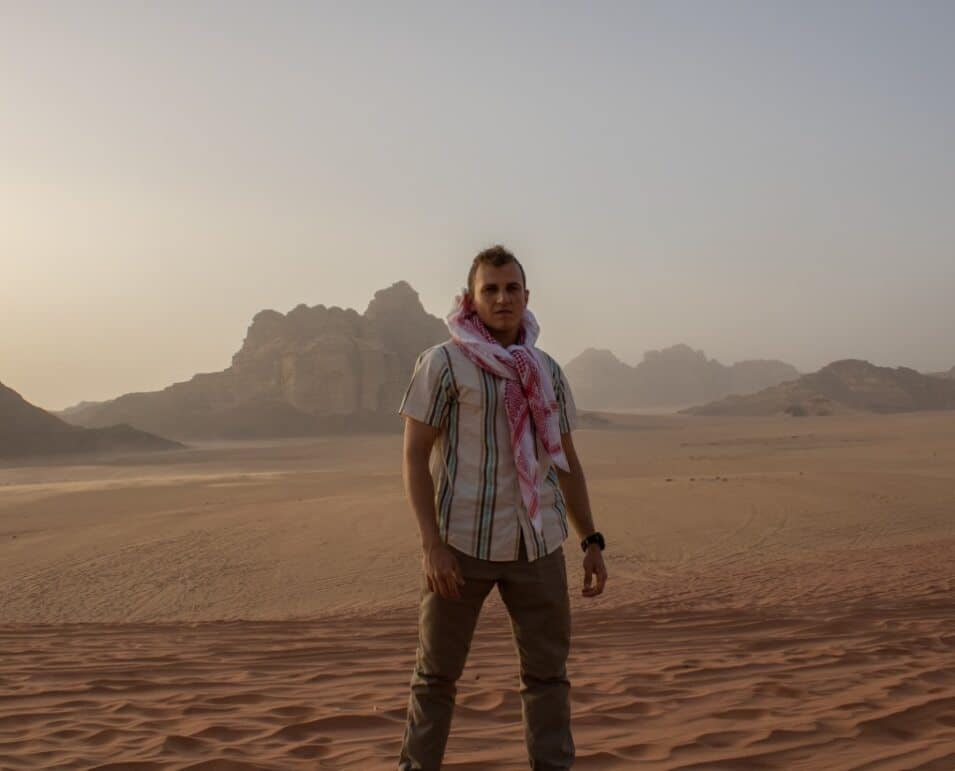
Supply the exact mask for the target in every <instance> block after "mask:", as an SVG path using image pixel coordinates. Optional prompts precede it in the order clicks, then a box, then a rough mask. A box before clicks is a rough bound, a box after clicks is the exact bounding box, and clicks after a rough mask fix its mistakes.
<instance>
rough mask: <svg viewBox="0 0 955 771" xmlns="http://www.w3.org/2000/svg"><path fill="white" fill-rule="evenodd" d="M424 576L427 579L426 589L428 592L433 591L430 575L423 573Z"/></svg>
mask: <svg viewBox="0 0 955 771" xmlns="http://www.w3.org/2000/svg"><path fill="white" fill-rule="evenodd" d="M425 578H427V579H428V591H429V592H433V591H434V581H433V580H432V578H431V576H429V575H425Z"/></svg>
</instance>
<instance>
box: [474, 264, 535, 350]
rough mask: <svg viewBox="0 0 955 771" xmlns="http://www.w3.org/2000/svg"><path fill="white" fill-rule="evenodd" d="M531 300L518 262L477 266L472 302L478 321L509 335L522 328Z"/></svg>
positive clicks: (493, 330) (492, 329)
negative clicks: (522, 321)
mask: <svg viewBox="0 0 955 771" xmlns="http://www.w3.org/2000/svg"><path fill="white" fill-rule="evenodd" d="M529 297H530V292H528V291H527V290H526V289H524V282H523V281H522V280H521V269H520V268H519V267H518V266H517V263H514V262H509V263H508V264H506V265H501V266H500V267H495V266H494V265H485V264H481V265H478V268H477V272H476V273H475V274H474V294H473V295H472V296H471V301H472V302H473V304H474V310H476V311H477V315H478V318H479V319H481V321H483V322H484V325H485V326H486V327H487V328H488V329H490V330H491V331H492V332H497V333H499V334H505V335H507V334H510V333H515V332H516V331H517V330H518V329H520V326H521V318H522V317H523V316H524V308H526V307H527V300H528V298H529Z"/></svg>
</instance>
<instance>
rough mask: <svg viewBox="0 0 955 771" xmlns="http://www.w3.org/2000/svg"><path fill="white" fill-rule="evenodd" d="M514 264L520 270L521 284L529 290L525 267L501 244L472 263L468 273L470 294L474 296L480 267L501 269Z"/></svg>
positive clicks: (480, 254)
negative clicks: (488, 266)
mask: <svg viewBox="0 0 955 771" xmlns="http://www.w3.org/2000/svg"><path fill="white" fill-rule="evenodd" d="M512 262H513V263H515V264H516V265H517V267H518V268H520V270H521V283H522V284H524V288H525V289H527V276H526V275H525V273H524V266H523V265H521V263H520V260H518V259H517V257H515V256H514V255H513V254H511V253H510V252H509V251H508V250H507V249H505V248H504V247H503V246H501V245H500V244H497V245H495V246H492V247H490V248H489V249H485V250H484V251H483V252H481V253H479V254H478V255H477V257H475V258H474V260H473V261H472V262H471V270H469V271H468V294H470V295H473V294H474V276H475V275H476V274H477V269H478V265H493V266H494V267H495V268H500V267H501V266H502V265H510V264H511V263H512Z"/></svg>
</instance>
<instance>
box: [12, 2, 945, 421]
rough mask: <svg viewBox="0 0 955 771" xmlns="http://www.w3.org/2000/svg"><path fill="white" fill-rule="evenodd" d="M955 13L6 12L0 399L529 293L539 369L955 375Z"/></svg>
mask: <svg viewBox="0 0 955 771" xmlns="http://www.w3.org/2000/svg"><path fill="white" fill-rule="evenodd" d="M953 38H955V3H952V2H917V3H906V2H892V3H882V2H874V1H871V2H869V1H867V2H828V1H827V2H801V1H800V2H795V1H794V2H789V3H783V2H762V0H760V1H759V2H704V1H703V0H700V1H699V2H660V3H656V2H621V3H612V2H595V3H585V2H579V3H544V2H535V3H530V2H507V3H485V2H481V3H477V2H473V3H468V4H465V3H462V2H435V3H409V2H382V3H370V2H368V3H364V2H336V3H291V2H286V3H267V2H259V3H238V2H221V3H194V2H170V3H159V2H155V3H152V4H144V3H126V2H121V3H115V4H112V3H110V4H107V3H96V2H83V3H49V4H46V3H40V2H34V1H33V0H22V2H9V0H0V97H2V98H0V268H2V271H0V381H2V382H4V383H5V384H7V385H9V386H10V387H12V388H15V389H17V390H18V391H20V392H21V393H22V394H23V396H24V397H25V398H27V399H28V400H30V401H32V402H34V403H36V404H39V405H40V406H43V407H46V408H61V407H65V406H67V405H69V404H72V403H74V402H77V401H79V400H82V399H90V400H100V399H105V398H110V397H113V396H117V395H120V394H122V393H125V392H129V391H135V390H152V389H158V388H161V387H163V386H166V385H168V384H170V383H172V382H175V381H179V380H185V379H188V378H189V377H191V376H192V375H193V374H194V373H196V372H200V371H202V372H208V371H214V370H219V369H223V368H225V367H226V366H228V364H229V362H230V359H231V356H232V354H233V353H234V352H235V351H236V350H237V349H238V348H239V346H240V345H241V342H242V339H243V337H244V336H245V331H246V329H247V327H248V324H249V322H250V321H251V318H252V316H253V315H254V314H255V313H256V312H257V311H258V310H261V309H263V308H274V309H276V310H279V311H282V312H287V311H289V310H290V309H292V308H293V307H294V306H296V305H298V304H299V303H306V304H308V305H316V304H318V303H322V304H325V305H339V306H343V307H354V308H357V309H358V310H359V311H363V310H364V309H365V307H366V305H367V303H368V301H369V299H370V298H371V296H372V294H373V293H374V292H375V290H377V289H380V288H382V287H385V286H388V285H390V284H391V283H393V282H394V281H397V280H399V279H405V280H407V281H408V282H410V283H411V284H412V286H414V287H415V288H416V289H417V290H418V291H419V292H420V294H421V298H422V301H423V303H424V305H425V307H426V308H427V310H428V311H430V312H432V313H434V314H436V315H439V316H444V314H445V312H446V311H447V309H448V307H449V305H450V301H451V297H452V295H453V294H454V292H455V291H456V290H457V289H458V287H459V286H460V285H461V284H462V283H463V281H464V276H465V273H466V271H467V268H468V265H469V263H470V259H471V257H472V256H473V255H474V253H476V252H477V251H479V250H480V249H481V248H483V247H485V246H488V245H491V244H493V243H497V242H501V243H504V244H505V245H507V246H509V247H510V248H511V249H512V250H514V251H515V252H516V254H517V255H518V257H519V258H521V259H522V261H523V262H524V264H525V267H526V268H527V271H528V284H529V288H530V290H531V306H532V308H534V310H535V311H536V313H537V316H538V319H539V320H540V322H541V325H542V329H543V334H542V337H541V340H540V344H541V347H543V348H545V349H546V350H548V351H550V352H551V353H552V354H554V355H555V356H556V357H557V358H558V360H560V361H562V362H566V361H568V360H569V359H570V358H572V357H573V356H575V355H576V354H578V353H579V352H580V351H581V350H582V349H584V348H586V347H588V346H596V347H601V348H610V349H611V350H613V351H615V352H616V353H617V354H618V355H619V356H620V357H621V358H622V359H623V360H624V361H627V362H628V363H635V362H637V361H639V359H640V357H641V355H642V353H643V351H645V350H647V349H650V348H660V347H664V346H667V345H671V344H674V343H678V342H685V343H687V344H689V345H691V346H693V347H695V348H702V349H704V350H705V351H706V352H707V354H708V355H709V356H712V357H716V358H718V359H720V360H721V361H723V362H724V363H730V362H732V361H736V360H739V359H744V358H758V357H766V358H769V357H772V358H780V359H783V360H785V361H788V362H791V363H792V364H794V365H796V366H797V367H798V368H800V369H801V370H804V371H810V370H814V369H817V368H818V367H820V366H822V365H823V364H825V363H827V362H828V361H831V360H833V359H838V358H845V357H857V358H866V359H869V360H870V361H873V362H874V363H877V364H884V365H893V366H897V365H906V366H911V367H915V368H917V369H921V370H941V369H948V368H950V367H951V366H952V365H955V336H953V330H955V99H953V98H952V94H953V93H955V45H953V44H952V40H953Z"/></svg>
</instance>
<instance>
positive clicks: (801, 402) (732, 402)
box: [685, 359, 955, 416]
mask: <svg viewBox="0 0 955 771" xmlns="http://www.w3.org/2000/svg"><path fill="white" fill-rule="evenodd" d="M950 409H955V382H952V381H950V380H946V379H943V378H940V377H935V376H932V375H923V374H921V373H920V372H916V371H915V370H914V369H909V368H907V367H896V368H892V367H877V366H875V365H874V364H870V363H869V362H867V361H862V360H859V359H843V360H841V361H835V362H832V363H831V364H827V365H826V366H825V367H823V368H822V369H821V370H819V371H818V372H813V373H812V374H809V375H803V376H802V377H801V378H799V379H798V380H795V381H792V382H787V383H782V384H780V385H777V386H774V387H772V388H767V389H765V390H763V391H760V392H759V393H755V394H751V395H749V396H730V397H728V398H726V399H722V400H720V401H716V402H713V403H710V404H705V405H703V406H701V407H694V408H691V409H688V410H685V412H687V413H690V414H695V415H773V414H789V415H795V416H803V415H831V414H838V413H847V412H881V413H888V412H915V411H918V410H950Z"/></svg>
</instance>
